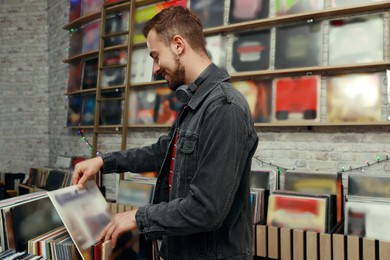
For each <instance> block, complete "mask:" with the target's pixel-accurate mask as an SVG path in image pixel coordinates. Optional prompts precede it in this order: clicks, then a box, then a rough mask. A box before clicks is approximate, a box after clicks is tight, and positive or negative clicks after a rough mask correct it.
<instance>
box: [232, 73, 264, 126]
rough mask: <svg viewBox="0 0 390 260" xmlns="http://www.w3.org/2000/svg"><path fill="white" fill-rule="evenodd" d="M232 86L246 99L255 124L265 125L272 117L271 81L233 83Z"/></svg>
mask: <svg viewBox="0 0 390 260" xmlns="http://www.w3.org/2000/svg"><path fill="white" fill-rule="evenodd" d="M232 85H233V87H234V88H236V89H237V90H238V91H239V92H240V93H241V94H243V95H244V97H245V98H246V100H247V102H248V104H249V109H250V111H251V114H252V117H253V120H254V121H255V123H267V122H270V121H271V115H272V81H271V80H246V81H233V82H232Z"/></svg>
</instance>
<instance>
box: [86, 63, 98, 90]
mask: <svg viewBox="0 0 390 260" xmlns="http://www.w3.org/2000/svg"><path fill="white" fill-rule="evenodd" d="M97 76H98V58H93V59H89V60H85V61H84V66H83V79H82V87H83V89H91V88H96V85H97Z"/></svg>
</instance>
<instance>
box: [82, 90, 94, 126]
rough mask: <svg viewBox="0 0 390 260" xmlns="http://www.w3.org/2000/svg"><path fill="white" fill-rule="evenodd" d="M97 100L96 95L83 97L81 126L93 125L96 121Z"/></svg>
mask: <svg viewBox="0 0 390 260" xmlns="http://www.w3.org/2000/svg"><path fill="white" fill-rule="evenodd" d="M95 100H96V96H95V95H87V96H84V97H83V111H82V114H81V125H93V123H94V120H95Z"/></svg>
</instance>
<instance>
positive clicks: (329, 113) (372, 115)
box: [326, 73, 382, 123]
mask: <svg viewBox="0 0 390 260" xmlns="http://www.w3.org/2000/svg"><path fill="white" fill-rule="evenodd" d="M381 86H382V84H381V76H380V73H367V74H365V73H362V74H347V75H340V76H334V77H328V78H327V86H326V93H327V97H326V122H328V123H330V122H378V121H380V120H381Z"/></svg>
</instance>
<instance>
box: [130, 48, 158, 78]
mask: <svg viewBox="0 0 390 260" xmlns="http://www.w3.org/2000/svg"><path fill="white" fill-rule="evenodd" d="M152 77H153V59H152V58H151V57H150V56H149V50H148V48H138V49H135V50H133V53H132V58H131V78H130V80H131V83H133V84H134V83H140V82H151V81H152Z"/></svg>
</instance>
